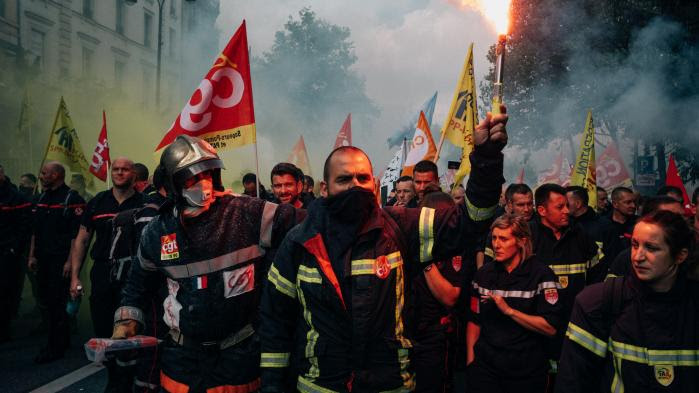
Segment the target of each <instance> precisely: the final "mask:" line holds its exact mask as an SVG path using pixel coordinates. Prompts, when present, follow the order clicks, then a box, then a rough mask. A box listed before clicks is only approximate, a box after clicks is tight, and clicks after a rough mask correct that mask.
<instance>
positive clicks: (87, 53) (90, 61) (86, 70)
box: [83, 47, 95, 79]
mask: <svg viewBox="0 0 699 393" xmlns="http://www.w3.org/2000/svg"><path fill="white" fill-rule="evenodd" d="M94 66H95V51H93V50H92V49H88V48H85V47H83V77H84V78H86V79H92V78H93V77H94V76H95V74H94Z"/></svg>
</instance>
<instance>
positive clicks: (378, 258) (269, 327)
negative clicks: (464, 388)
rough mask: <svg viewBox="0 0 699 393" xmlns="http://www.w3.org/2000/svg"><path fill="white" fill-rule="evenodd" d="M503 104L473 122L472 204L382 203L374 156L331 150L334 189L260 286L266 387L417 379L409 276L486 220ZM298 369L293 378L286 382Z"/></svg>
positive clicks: (497, 177) (290, 238)
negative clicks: (414, 205) (412, 205)
mask: <svg viewBox="0 0 699 393" xmlns="http://www.w3.org/2000/svg"><path fill="white" fill-rule="evenodd" d="M501 109H502V110H503V114H502V115H495V116H493V115H491V114H488V116H487V117H486V119H484V120H483V121H482V122H481V123H480V124H479V125H478V127H477V128H476V130H475V132H474V141H475V148H474V152H473V153H472V154H471V156H470V160H471V164H472V165H471V167H472V168H473V169H472V172H471V176H470V177H469V181H468V186H467V187H466V199H467V203H466V204H465V205H460V206H458V207H457V206H453V207H450V208H444V209H431V208H427V207H424V208H422V209H419V208H405V207H402V206H400V207H386V208H383V209H382V208H381V207H379V205H378V198H377V191H378V187H377V185H376V183H375V181H374V175H373V169H372V164H371V161H370V160H369V157H367V155H366V154H365V153H364V152H363V151H362V150H360V149H358V148H356V147H353V146H343V147H339V148H337V149H335V150H333V152H332V153H330V155H329V156H328V157H327V159H326V161H325V166H324V169H323V181H322V182H321V183H320V188H321V193H322V194H323V195H326V196H327V197H326V198H322V199H320V200H318V201H316V202H314V203H313V204H312V205H311V206H310V207H309V208H308V216H307V217H306V220H305V221H304V222H302V223H301V224H299V225H297V226H296V227H294V228H293V229H292V230H291V231H289V233H288V234H287V236H286V238H285V239H284V241H283V242H282V244H281V246H280V248H279V250H278V252H277V254H276V256H275V258H274V263H273V264H272V266H271V268H270V269H269V274H268V283H267V285H266V286H265V288H264V289H263V295H262V305H261V309H260V321H261V322H260V344H261V346H262V354H261V357H260V366H261V376H262V392H283V391H293V390H298V391H301V392H326V391H355V392H378V391H393V390H401V391H412V390H413V389H414V388H415V382H416V381H415V376H414V375H413V374H412V367H411V366H410V361H411V358H412V354H413V353H412V350H413V348H414V343H413V342H412V341H411V340H412V338H413V337H412V336H411V331H412V329H410V327H411V326H412V324H411V322H412V321H411V320H410V317H411V315H412V313H410V312H407V311H406V310H410V309H411V306H412V304H411V297H410V294H411V282H412V281H411V280H412V278H413V277H414V276H416V275H417V274H421V272H422V270H423V269H425V270H430V269H431V267H432V262H433V260H436V261H439V260H445V259H447V258H451V257H452V256H454V255H458V254H460V253H461V252H462V249H463V247H464V244H465V243H466V242H467V240H468V239H467V236H468V235H467V234H472V233H473V234H478V233H479V232H484V231H485V230H487V228H488V227H487V225H488V221H489V220H490V218H491V217H492V215H493V212H494V211H495V206H496V205H497V201H498V196H499V194H500V186H501V184H502V183H503V182H504V179H503V177H502V166H503V156H502V153H501V150H502V148H503V147H504V146H505V143H506V141H507V133H506V131H505V123H506V122H507V115H504V113H505V112H504V109H505V108H504V107H502V108H501ZM416 170H417V168H416ZM467 206H468V207H467ZM292 352H293V353H292ZM290 359H294V364H293V365H290V361H289V360H290ZM289 373H292V376H293V377H294V378H295V380H294V384H295V386H286V385H287V383H288V381H289V379H288V376H289V375H288V374H289ZM417 378H418V384H420V382H419V381H420V380H419V378H420V376H419V375H418V376H417Z"/></svg>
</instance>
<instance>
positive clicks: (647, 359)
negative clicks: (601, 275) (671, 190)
mask: <svg viewBox="0 0 699 393" xmlns="http://www.w3.org/2000/svg"><path fill="white" fill-rule="evenodd" d="M693 243H694V238H693V234H692V231H691V230H690V228H689V226H688V225H687V223H686V222H685V220H684V219H683V218H682V216H680V215H679V214H676V213H672V212H668V211H657V212H654V213H651V214H649V215H646V216H644V217H642V218H641V219H640V220H639V222H638V223H637V224H636V226H635V227H634V230H633V235H632V237H631V267H632V272H633V274H629V275H627V276H624V277H616V278H611V279H607V281H605V282H604V283H599V284H595V285H592V286H590V287H588V288H586V289H585V290H584V291H582V292H581V293H580V294H579V295H578V296H577V298H576V300H575V306H574V307H573V313H572V315H571V319H570V324H569V325H568V330H567V333H566V340H565V342H564V346H563V352H562V355H561V360H560V363H559V364H560V368H559V375H558V380H557V381H556V390H555V391H556V392H557V393H568V392H585V393H587V392H600V391H601V392H633V393H636V392H683V393H689V392H699V282H696V281H693V280H690V279H688V278H687V273H686V272H687V271H688V270H690V269H691V268H693V266H691V265H692V264H695V263H696V261H690V260H688V256H689V255H691V248H692V246H693Z"/></svg>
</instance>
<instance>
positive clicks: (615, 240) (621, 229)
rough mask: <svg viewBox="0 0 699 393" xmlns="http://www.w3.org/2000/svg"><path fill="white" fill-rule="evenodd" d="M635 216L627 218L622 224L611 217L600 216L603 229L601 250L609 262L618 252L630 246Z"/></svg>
mask: <svg viewBox="0 0 699 393" xmlns="http://www.w3.org/2000/svg"><path fill="white" fill-rule="evenodd" d="M637 218H638V217H632V218H629V219H627V220H626V222H625V223H623V224H621V223H618V222H616V221H614V220H613V219H612V217H608V218H602V221H603V223H604V224H603V225H604V229H605V234H604V239H603V242H604V249H603V252H604V255H605V257H606V259H608V260H609V261H610V264H611V261H613V260H614V258H616V257H617V255H619V253H621V252H622V251H623V250H625V249H627V248H629V247H631V234H632V233H633V227H634V225H636V220H637Z"/></svg>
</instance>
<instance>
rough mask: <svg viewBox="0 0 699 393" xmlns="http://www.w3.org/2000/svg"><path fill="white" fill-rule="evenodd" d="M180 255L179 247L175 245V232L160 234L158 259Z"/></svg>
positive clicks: (165, 259) (167, 259) (169, 258)
mask: <svg viewBox="0 0 699 393" xmlns="http://www.w3.org/2000/svg"><path fill="white" fill-rule="evenodd" d="M179 257H180V249H179V248H178V247H177V236H176V234H175V233H171V234H169V235H165V236H160V260H161V261H169V260H171V259H176V258H179Z"/></svg>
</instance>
